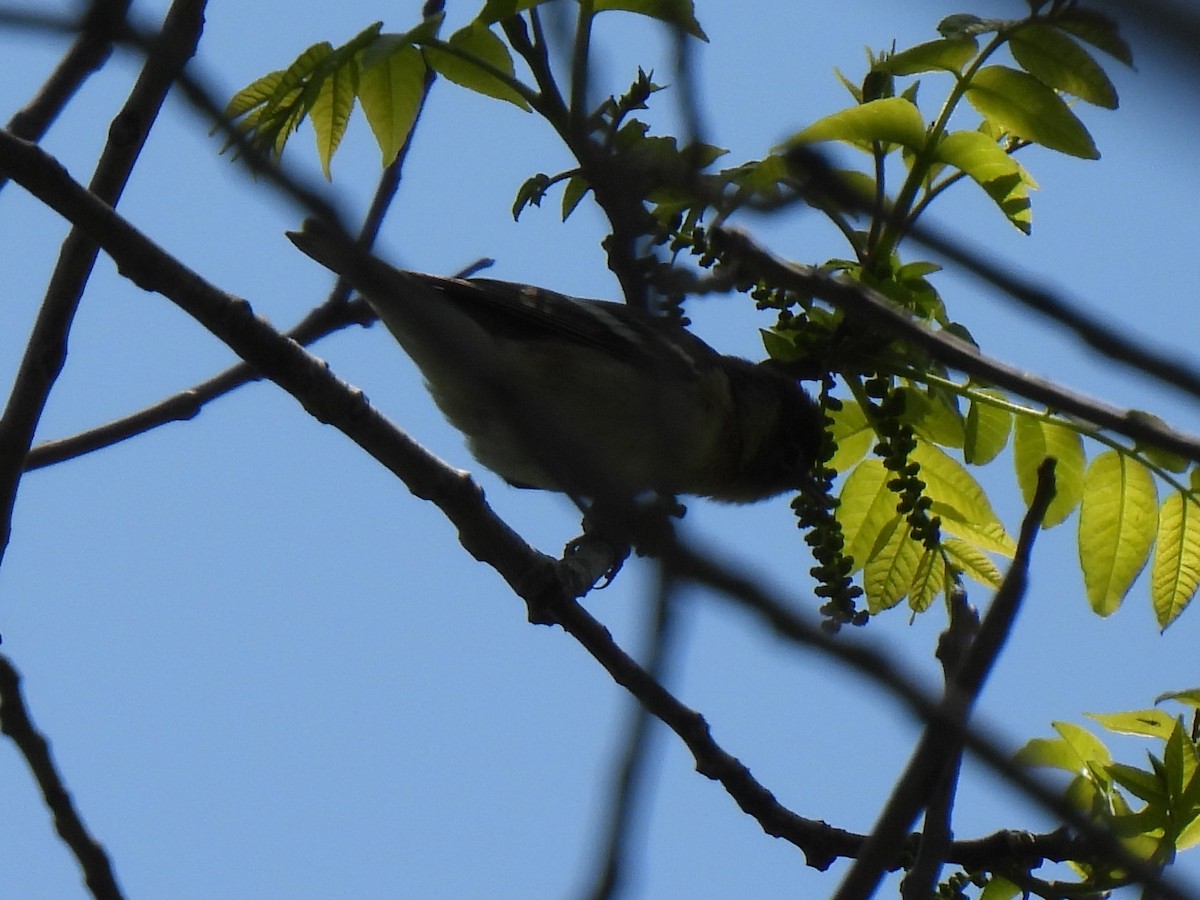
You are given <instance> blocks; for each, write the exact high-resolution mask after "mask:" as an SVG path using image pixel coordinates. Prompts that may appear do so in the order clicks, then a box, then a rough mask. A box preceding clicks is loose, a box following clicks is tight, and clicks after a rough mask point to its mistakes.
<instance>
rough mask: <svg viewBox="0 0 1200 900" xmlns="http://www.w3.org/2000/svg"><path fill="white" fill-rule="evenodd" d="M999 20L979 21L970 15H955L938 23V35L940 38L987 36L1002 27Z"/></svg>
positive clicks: (976, 17)
mask: <svg viewBox="0 0 1200 900" xmlns="http://www.w3.org/2000/svg"><path fill="white" fill-rule="evenodd" d="M1004 24H1005V23H1004V21H1003V20H1001V19H981V18H979V16H976V15H972V14H971V13H955V14H954V15H950V16H946V18H944V19H942V21H940V22H938V27H937V30H938V34H940V35H941V36H942V37H968V36H971V35H978V34H987V33H988V32H989V31H996V30H998V29H1000V28H1002V27H1004Z"/></svg>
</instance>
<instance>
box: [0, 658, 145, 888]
mask: <svg viewBox="0 0 1200 900" xmlns="http://www.w3.org/2000/svg"><path fill="white" fill-rule="evenodd" d="M0 732H3V733H4V734H6V735H8V737H9V738H10V739H11V740H12V742H13V743H14V744H15V745H16V747H17V749H18V750H19V751H20V753H21V755H22V756H23V757H24V758H25V764H26V765H28V766H29V771H30V772H31V773H33V777H34V779H35V780H36V781H37V784H38V788H39V789H40V790H41V792H42V798H43V799H44V800H45V802H46V808H47V809H49V810H50V814H51V815H52V816H53V817H54V828H55V830H56V831H57V832H58V834H59V836H60V837H61V838H62V839H63V843H64V844H66V845H67V847H68V848H70V850H71V853H73V854H74V855H75V859H76V860H77V861H78V862H79V866H80V868H81V869H83V876H84V880H85V881H86V882H87V886H88V889H89V890H90V891H91V892H92V896H93V897H96V898H97V900H121V897H122V894H121V889H120V888H119V887H117V879H116V876H115V875H114V874H113V870H112V864H111V862H110V861H109V859H108V854H107V853H106V852H105V850H104V848H103V847H102V846H101V845H100V844H99V843H98V842H97V841H96V839H95V838H93V837H92V836H91V835H90V834H89V833H88V830H87V826H85V825H84V824H83V819H82V818H81V817H80V815H79V812H78V811H77V810H76V809H75V804H74V802H73V801H72V800H71V794H70V792H69V791H68V790H67V788H66V786H65V784H64V783H63V779H62V775H61V774H60V773H59V771H58V768H57V767H56V766H55V765H54V759H53V757H51V755H50V745H49V743H47V741H46V738H45V737H44V736H43V735H42V734H41V733H40V732H39V731H38V730H37V728H35V727H34V724H33V721H32V720H31V719H30V718H29V710H28V709H27V708H26V706H25V699H24V697H22V696H21V676H20V675H19V674H18V672H17V670H16V669H15V668H14V667H13V664H12V663H11V662H9V660H8V658H7V657H5V656H0Z"/></svg>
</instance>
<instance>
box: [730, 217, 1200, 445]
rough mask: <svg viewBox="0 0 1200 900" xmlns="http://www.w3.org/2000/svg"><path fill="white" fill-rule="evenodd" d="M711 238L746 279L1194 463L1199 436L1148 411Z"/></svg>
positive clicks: (875, 297) (750, 245) (757, 251)
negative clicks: (813, 301)
mask: <svg viewBox="0 0 1200 900" xmlns="http://www.w3.org/2000/svg"><path fill="white" fill-rule="evenodd" d="M712 236H713V238H714V239H719V240H720V241H721V242H722V243H721V246H722V252H724V253H726V254H727V256H726V259H727V260H728V262H729V263H730V264H731V265H735V266H739V267H741V268H742V269H743V270H744V271H745V272H747V273H749V274H750V275H751V276H752V277H761V278H764V279H765V280H767V281H769V282H771V283H773V284H777V285H780V286H782V287H786V288H788V289H790V290H795V291H798V292H800V293H804V294H811V295H813V296H817V297H820V298H821V299H823V300H825V301H827V302H828V303H830V304H832V305H833V306H835V307H838V308H840V309H843V310H845V311H846V313H847V314H848V315H850V316H855V317H858V318H861V319H862V320H863V321H865V322H868V323H870V324H871V325H873V326H874V327H875V328H877V329H879V330H880V331H883V332H884V333H886V334H889V335H894V336H895V337H898V338H901V339H903V340H905V341H907V342H909V343H910V344H912V345H913V346H915V347H920V348H921V349H922V350H925V351H926V352H928V353H929V354H930V355H931V356H933V357H934V358H935V359H937V360H938V361H939V362H942V363H944V364H945V365H947V366H949V367H951V368H953V369H958V370H959V371H962V372H966V373H967V374H969V375H973V376H975V377H977V378H980V379H982V380H984V381H988V382H991V383H992V384H995V385H998V386H999V387H1002V388H1005V389H1007V390H1009V391H1012V392H1013V393H1014V394H1018V395H1020V396H1022V397H1027V398H1028V399H1030V400H1034V401H1036V402H1039V403H1043V404H1045V405H1046V406H1047V407H1048V408H1050V409H1053V410H1056V411H1058V412H1062V413H1066V414H1068V415H1072V416H1076V417H1078V418H1080V419H1083V420H1085V421H1087V422H1090V423H1092V424H1093V425H1096V426H1098V427H1100V428H1106V429H1108V430H1110V431H1112V432H1115V433H1116V434H1121V435H1124V436H1125V437H1127V438H1129V439H1131V440H1133V441H1140V442H1144V443H1147V444H1152V445H1154V446H1156V447H1161V448H1163V449H1164V450H1169V451H1171V452H1172V453H1177V454H1179V455H1180V456H1183V457H1185V458H1187V459H1189V460H1192V461H1194V462H1200V437H1197V436H1195V435H1190V434H1185V433H1184V432H1181V431H1177V430H1175V429H1173V428H1170V427H1168V426H1167V425H1166V424H1165V423H1162V422H1159V421H1157V420H1155V419H1154V418H1153V417H1151V416H1146V415H1139V414H1138V413H1136V412H1134V411H1132V410H1126V409H1120V408H1118V407H1115V406H1112V405H1110V404H1108V403H1105V402H1103V401H1101V400H1097V399H1094V398H1092V397H1087V396H1085V395H1083V394H1079V393H1076V392H1074V391H1071V390H1068V389H1067V388H1065V387H1063V386H1061V385H1059V384H1057V383H1055V382H1053V381H1050V380H1049V379H1045V378H1040V377H1038V376H1037V375H1033V374H1030V373H1029V372H1022V371H1021V370H1020V369H1017V368H1016V367H1014V366H1010V365H1008V364H1007V363H1003V362H1000V361H999V360H996V359H993V358H992V357H989V356H985V355H984V354H983V353H982V352H980V350H979V349H978V348H977V347H975V346H973V345H971V344H969V343H967V342H966V341H962V340H959V339H958V338H956V337H954V336H953V335H950V334H947V333H945V332H937V331H933V330H932V329H930V328H928V327H926V326H925V325H924V324H922V323H921V322H918V321H917V320H916V319H914V318H913V317H912V316H910V315H909V314H908V313H907V312H905V311H904V310H901V309H898V308H897V307H896V306H895V305H894V304H892V303H891V302H890V301H889V300H887V298H885V297H884V296H882V295H881V294H879V293H878V292H877V291H873V290H871V289H870V288H868V287H866V286H864V285H861V284H857V283H855V282H851V281H849V280H847V279H844V278H839V277H836V276H833V275H830V274H828V273H827V272H822V271H820V270H818V269H816V268H814V267H812V266H802V265H798V264H795V263H791V262H787V261H785V260H783V259H780V258H779V257H777V256H774V255H772V254H770V253H768V252H767V251H765V250H763V249H762V248H760V247H759V246H758V245H757V244H755V243H754V241H753V240H752V239H751V238H750V237H749V236H748V235H745V234H743V233H742V232H739V231H735V230H728V229H714V230H713V233H712Z"/></svg>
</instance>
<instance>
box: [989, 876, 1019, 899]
mask: <svg viewBox="0 0 1200 900" xmlns="http://www.w3.org/2000/svg"><path fill="white" fill-rule="evenodd" d="M1021 892H1022V891H1021V888H1020V887H1019V886H1018V885H1015V884H1013V883H1012V882H1011V881H1009V880H1008V879H1007V878H1004V877H1003V876H1001V875H993V876H992V877H991V878H990V879H989V880H988V883H987V885H986V886H985V887H984V889H983V891H982V892H981V893H980V895H979V900H1012V898H1013V897H1016V896H1017V895H1018V894H1020V893H1021Z"/></svg>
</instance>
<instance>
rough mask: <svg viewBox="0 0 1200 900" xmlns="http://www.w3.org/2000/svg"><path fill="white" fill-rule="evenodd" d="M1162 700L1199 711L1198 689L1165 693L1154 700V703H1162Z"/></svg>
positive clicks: (1199, 690)
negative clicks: (1181, 704)
mask: <svg viewBox="0 0 1200 900" xmlns="http://www.w3.org/2000/svg"><path fill="white" fill-rule="evenodd" d="M1164 700H1174V701H1176V702H1178V703H1184V704H1187V705H1188V706H1190V707H1192V708H1194V709H1200V688H1191V689H1189V690H1185V691H1167V692H1166V693H1163V694H1159V695H1158V696H1157V697H1155V698H1154V702H1155V703H1162V702H1163V701H1164Z"/></svg>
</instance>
